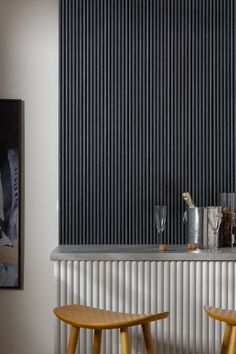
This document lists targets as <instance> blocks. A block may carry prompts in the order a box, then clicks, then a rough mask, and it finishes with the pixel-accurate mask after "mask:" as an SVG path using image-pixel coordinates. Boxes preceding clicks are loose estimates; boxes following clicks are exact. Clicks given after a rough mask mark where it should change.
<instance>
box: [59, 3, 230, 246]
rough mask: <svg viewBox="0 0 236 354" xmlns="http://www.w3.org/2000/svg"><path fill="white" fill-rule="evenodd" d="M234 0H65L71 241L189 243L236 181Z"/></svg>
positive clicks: (64, 139)
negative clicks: (191, 211)
mask: <svg viewBox="0 0 236 354" xmlns="http://www.w3.org/2000/svg"><path fill="white" fill-rule="evenodd" d="M235 9H236V7H235V4H234V1H233V0H229V1H224V0H206V1H194V0H190V1H188V0H176V1H175V0H157V1H154V0H139V1H134V0H127V1H125V0H120V1H118V2H117V1H114V0H111V1H108V0H98V1H92V0H89V1H87V0H72V1H68V0H61V1H60V14H59V15H60V82H59V84H60V183H59V186H60V187H59V188H60V193H59V198H60V218H59V220H60V225H59V228H60V237H59V242H60V243H61V244H94V243H95V244H104V243H105V244H108V243H110V244H112V243H113V244H121V243H122V244H144V243H150V244H154V243H156V241H157V239H156V233H155V225H154V220H153V206H154V205H155V204H167V205H168V216H167V225H166V230H165V231H164V239H165V242H168V243H184V242H187V238H186V236H185V232H184V231H185V230H184V226H183V224H182V215H183V211H184V209H185V206H184V203H183V201H182V192H183V191H186V190H189V191H190V192H191V193H192V195H193V198H194V200H195V202H196V204H197V205H212V204H216V203H217V200H218V196H219V193H220V192H234V191H235V176H236V173H235V172H236V168H235V163H236V162H235V161H236V159H235V135H236V125H235V63H236V58H235V56H236V53H235V38H236V31H235V11H236V10H235Z"/></svg>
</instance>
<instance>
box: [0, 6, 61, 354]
mask: <svg viewBox="0 0 236 354" xmlns="http://www.w3.org/2000/svg"><path fill="white" fill-rule="evenodd" d="M0 97H1V98H20V99H22V100H24V102H25V156H24V158H25V215H24V220H25V260H24V266H25V269H24V289H23V290H1V289H0V354H52V353H53V315H52V307H53V305H54V304H53V303H54V287H53V267H52V264H51V263H50V261H49V254H50V252H51V251H52V249H53V248H54V247H55V246H56V245H57V238H58V215H57V199H58V120H57V118H58V117H57V115H58V1H57V0H0Z"/></svg>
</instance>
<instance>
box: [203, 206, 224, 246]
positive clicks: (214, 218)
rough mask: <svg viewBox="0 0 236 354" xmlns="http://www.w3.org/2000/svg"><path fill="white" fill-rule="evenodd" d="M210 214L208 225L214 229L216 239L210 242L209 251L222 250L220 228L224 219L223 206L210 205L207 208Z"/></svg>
mask: <svg viewBox="0 0 236 354" xmlns="http://www.w3.org/2000/svg"><path fill="white" fill-rule="evenodd" d="M207 215H208V225H209V226H210V228H211V229H212V231H213V234H214V239H213V242H210V247H211V248H209V252H221V251H219V250H218V245H219V229H220V224H221V220H222V207H221V206H216V207H209V208H208V210H207Z"/></svg>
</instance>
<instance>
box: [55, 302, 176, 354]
mask: <svg viewBox="0 0 236 354" xmlns="http://www.w3.org/2000/svg"><path fill="white" fill-rule="evenodd" d="M54 313H55V315H56V316H57V317H58V318H59V319H60V320H62V321H64V322H66V323H68V324H70V325H71V326H72V331H71V336H70V342H69V346H68V351H67V354H74V353H75V349H76V344H77V340H78V334H79V329H80V328H88V329H94V330H95V333H94V343H93V354H99V353H100V349H101V337H102V330H104V329H114V328H119V329H120V333H121V346H122V353H123V354H130V348H129V341H128V327H131V326H136V325H141V326H142V329H143V334H144V340H145V345H146V349H147V353H148V354H154V349H153V343H152V338H151V330H150V322H151V321H158V320H162V319H164V318H167V317H168V316H169V312H162V313H157V314H149V315H136V314H130V313H120V312H113V311H107V310H100V309H96V308H93V307H89V306H83V305H67V306H60V307H57V308H55V309H54Z"/></svg>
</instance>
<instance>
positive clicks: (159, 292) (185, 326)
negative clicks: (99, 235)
mask: <svg viewBox="0 0 236 354" xmlns="http://www.w3.org/2000/svg"><path fill="white" fill-rule="evenodd" d="M54 274H55V281H56V288H57V302H56V306H59V305H65V304H72V303H79V304H85V305H90V306H94V307H99V308H104V309H111V310H114V311H122V312H123V311H125V312H135V313H150V312H156V311H163V310H170V318H169V319H167V320H164V321H159V322H157V323H153V324H152V333H153V337H154V343H155V348H158V353H160V354H189V353H191V354H218V353H219V348H220V342H221V337H222V333H223V332H222V327H221V325H220V323H219V322H216V321H214V320H212V319H209V318H208V317H207V315H206V314H205V313H204V311H203V306H204V305H205V304H210V305H213V306H220V307H225V308H230V309H234V308H235V307H236V290H235V284H236V263H235V262H233V261H222V262H221V261H148V260H147V261H55V262H54ZM86 333H87V334H86ZM140 334H141V333H140V329H137V328H133V329H132V331H131V338H132V342H131V345H132V350H133V353H135V354H144V353H145V351H144V343H143V338H142V335H140ZM68 338H69V328H67V327H66V325H65V324H63V323H60V322H59V321H56V325H55V351H54V353H55V354H64V353H66V346H67V341H68ZM119 348H120V340H119V334H118V332H117V331H116V330H114V331H112V332H111V331H107V332H106V334H105V335H104V336H103V341H102V354H110V353H112V354H118V353H121V352H120V349H119ZM79 350H80V351H79ZM91 350H92V332H91V331H87V332H85V331H84V330H82V331H81V337H80V341H79V346H78V350H77V352H76V353H77V354H79V353H83V354H90V353H91V352H92V351H91Z"/></svg>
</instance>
